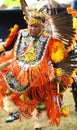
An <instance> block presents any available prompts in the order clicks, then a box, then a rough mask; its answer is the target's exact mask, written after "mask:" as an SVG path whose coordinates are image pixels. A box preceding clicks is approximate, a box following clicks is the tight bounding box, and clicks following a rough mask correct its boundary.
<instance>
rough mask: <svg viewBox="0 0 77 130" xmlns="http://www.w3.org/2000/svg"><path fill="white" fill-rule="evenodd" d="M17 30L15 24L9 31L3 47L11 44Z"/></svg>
mask: <svg viewBox="0 0 77 130" xmlns="http://www.w3.org/2000/svg"><path fill="white" fill-rule="evenodd" d="M18 29H19V27H18V25H17V24H15V25H14V27H13V28H11V29H10V30H11V33H10V34H9V36H8V38H7V39H6V41H5V43H4V47H8V46H9V45H10V44H11V43H12V41H13V38H14V36H15V35H16V34H17V31H18Z"/></svg>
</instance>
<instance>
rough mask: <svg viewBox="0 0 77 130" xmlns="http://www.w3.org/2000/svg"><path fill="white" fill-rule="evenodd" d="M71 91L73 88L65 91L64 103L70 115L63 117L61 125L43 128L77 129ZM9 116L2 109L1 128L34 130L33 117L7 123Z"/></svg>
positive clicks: (0, 111) (4, 129) (44, 129)
mask: <svg viewBox="0 0 77 130" xmlns="http://www.w3.org/2000/svg"><path fill="white" fill-rule="evenodd" d="M70 91H71V88H69V89H68V90H67V91H66V93H64V105H65V106H66V107H67V108H68V110H69V116H68V117H67V118H62V120H61V124H60V126H58V127H57V126H54V127H47V128H43V129H42V130H77V112H75V110H74V109H75V108H74V100H73V96H72V93H71V92H70ZM7 117H8V115H7V113H6V112H5V111H2V110H0V130H34V129H33V128H32V124H31V119H25V118H23V119H21V121H20V120H16V121H14V122H12V123H5V119H6V118H7Z"/></svg>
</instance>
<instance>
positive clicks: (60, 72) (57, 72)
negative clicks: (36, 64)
mask: <svg viewBox="0 0 77 130" xmlns="http://www.w3.org/2000/svg"><path fill="white" fill-rule="evenodd" d="M55 74H56V76H62V69H61V68H56V69H55Z"/></svg>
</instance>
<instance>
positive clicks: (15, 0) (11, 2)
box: [4, 0, 20, 8]
mask: <svg viewBox="0 0 77 130" xmlns="http://www.w3.org/2000/svg"><path fill="white" fill-rule="evenodd" d="M4 4H5V5H6V6H7V8H14V7H18V8H19V7H20V2H19V0H5V1H4Z"/></svg>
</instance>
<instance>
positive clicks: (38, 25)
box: [28, 24, 41, 27]
mask: <svg viewBox="0 0 77 130" xmlns="http://www.w3.org/2000/svg"><path fill="white" fill-rule="evenodd" d="M28 26H31V27H41V24H28Z"/></svg>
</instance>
